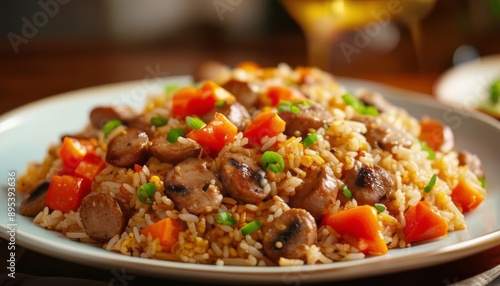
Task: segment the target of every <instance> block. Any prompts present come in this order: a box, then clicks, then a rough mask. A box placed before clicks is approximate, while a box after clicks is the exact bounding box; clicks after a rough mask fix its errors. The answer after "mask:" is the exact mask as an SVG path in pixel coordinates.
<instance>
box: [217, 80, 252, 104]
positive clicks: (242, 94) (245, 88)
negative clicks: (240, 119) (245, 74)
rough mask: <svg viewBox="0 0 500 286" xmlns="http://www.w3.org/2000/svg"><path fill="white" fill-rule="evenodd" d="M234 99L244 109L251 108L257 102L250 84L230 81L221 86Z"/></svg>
mask: <svg viewBox="0 0 500 286" xmlns="http://www.w3.org/2000/svg"><path fill="white" fill-rule="evenodd" d="M222 87H223V88H224V89H226V90H227V91H229V92H230V93H231V94H232V95H234V96H235V97H236V100H237V101H238V102H239V103H241V104H242V105H243V106H244V107H246V108H248V109H249V108H252V107H254V106H255V103H256V102H257V98H258V94H257V92H255V91H254V90H252V88H251V83H248V82H244V81H239V80H235V79H231V80H229V81H227V82H226V83H225V84H223V85H222Z"/></svg>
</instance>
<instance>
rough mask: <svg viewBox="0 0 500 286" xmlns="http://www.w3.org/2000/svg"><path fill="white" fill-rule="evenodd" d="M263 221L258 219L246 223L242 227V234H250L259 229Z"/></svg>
mask: <svg viewBox="0 0 500 286" xmlns="http://www.w3.org/2000/svg"><path fill="white" fill-rule="evenodd" d="M261 226H262V225H261V223H260V221H258V220H254V221H251V222H249V223H248V224H246V225H244V226H243V227H241V228H240V231H241V234H243V235H247V234H250V233H252V232H254V231H256V230H258V229H259V228H260V227H261Z"/></svg>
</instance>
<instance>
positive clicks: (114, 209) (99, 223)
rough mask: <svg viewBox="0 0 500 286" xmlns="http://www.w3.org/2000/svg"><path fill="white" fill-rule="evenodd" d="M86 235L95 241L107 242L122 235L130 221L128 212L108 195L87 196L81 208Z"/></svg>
mask: <svg viewBox="0 0 500 286" xmlns="http://www.w3.org/2000/svg"><path fill="white" fill-rule="evenodd" d="M80 217H81V219H82V224H83V228H84V230H85V233H87V234H88V235H89V236H90V237H92V238H94V239H95V240H98V241H102V242H106V241H108V240H110V239H111V238H112V237H113V236H115V235H117V234H121V233H122V232H123V230H124V229H125V226H126V225H127V221H128V211H127V210H126V209H125V208H124V206H123V205H121V204H120V203H118V201H117V200H115V199H114V198H113V197H111V196H110V195H108V194H103V193H99V194H95V195H89V196H86V197H85V198H84V199H83V200H82V204H81V206H80Z"/></svg>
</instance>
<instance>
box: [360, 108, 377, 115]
mask: <svg viewBox="0 0 500 286" xmlns="http://www.w3.org/2000/svg"><path fill="white" fill-rule="evenodd" d="M361 114H364V115H370V116H377V115H378V109H377V108H376V107H375V106H372V105H365V107H364V108H363V111H362V112H361Z"/></svg>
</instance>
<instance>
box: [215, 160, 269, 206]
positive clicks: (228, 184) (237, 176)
mask: <svg viewBox="0 0 500 286" xmlns="http://www.w3.org/2000/svg"><path fill="white" fill-rule="evenodd" d="M265 175H266V173H265V172H264V171H263V170H262V169H261V168H260V166H259V165H258V164H257V162H255V160H254V159H252V158H250V157H248V156H245V155H243V154H239V153H229V152H227V153H224V155H222V157H221V166H220V173H219V176H220V179H221V182H222V185H223V186H224V189H225V190H226V191H227V192H228V194H229V195H231V197H233V198H235V199H237V200H241V201H243V202H244V203H250V204H255V203H258V202H260V201H262V200H263V199H264V198H265V197H266V194H265V193H264V190H263V188H262V185H261V183H262V182H263V181H265V180H266V179H265Z"/></svg>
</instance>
